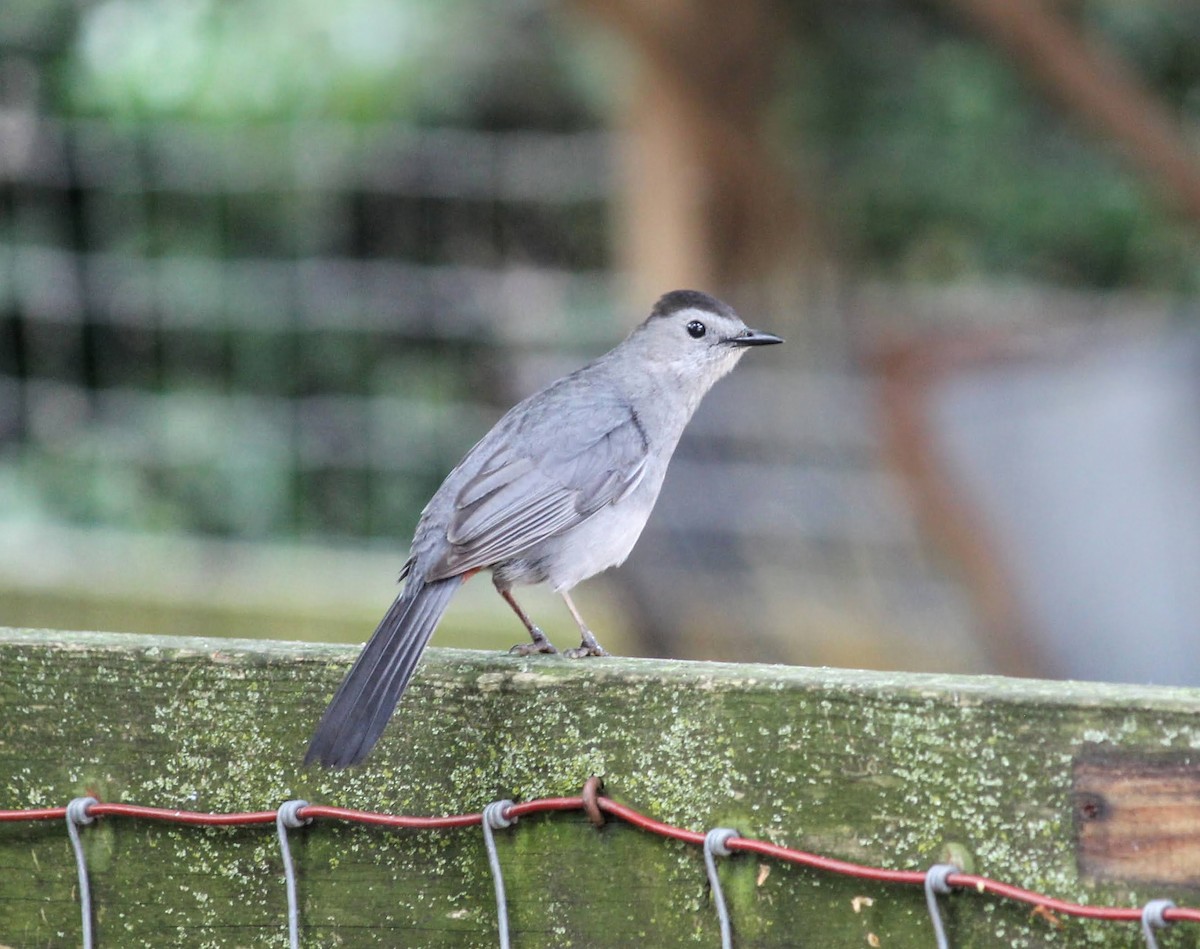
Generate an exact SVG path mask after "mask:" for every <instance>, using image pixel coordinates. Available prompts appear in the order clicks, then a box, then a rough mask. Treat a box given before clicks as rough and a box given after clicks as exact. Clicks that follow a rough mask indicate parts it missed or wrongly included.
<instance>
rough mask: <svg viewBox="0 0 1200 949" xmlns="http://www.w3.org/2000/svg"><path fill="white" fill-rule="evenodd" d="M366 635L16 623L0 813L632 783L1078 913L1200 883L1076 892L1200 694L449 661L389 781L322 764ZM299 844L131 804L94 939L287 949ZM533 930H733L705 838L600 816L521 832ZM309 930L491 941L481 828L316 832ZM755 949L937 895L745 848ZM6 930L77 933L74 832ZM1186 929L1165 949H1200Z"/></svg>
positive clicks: (678, 665) (1092, 931)
mask: <svg viewBox="0 0 1200 949" xmlns="http://www.w3.org/2000/svg"><path fill="white" fill-rule="evenodd" d="M354 653H355V650H354V649H352V648H346V647H332V646H314V645H310V644H300V643H269V642H257V641H255V642H243V641H231V640H203V639H175V638H154V637H141V636H120V635H108V634H86V633H59V632H40V631H12V630H8V631H0V713H2V714H0V808H7V807H38V806H52V805H61V804H64V803H65V802H66V801H67V800H69V799H70V798H72V797H74V796H77V795H79V794H84V793H91V794H95V795H96V796H97V797H100V798H101V799H104V800H109V801H130V802H136V803H141V804H153V805H158V806H165V807H180V808H188V809H197V810H216V811H223V810H262V809H270V808H272V807H274V806H275V805H276V804H278V803H279V802H280V801H283V800H286V799H289V798H294V797H301V798H305V799H307V800H309V801H313V802H321V803H328V804H338V805H344V806H349V807H356V808H363V809H368V810H383V811H389V812H404V813H414V814H443V813H459V812H463V811H478V810H480V809H481V808H482V807H483V805H485V804H486V803H488V802H489V801H491V800H494V799H496V798H501V797H512V798H515V799H529V798H534V797H541V796H545V795H571V794H578V793H579V790H580V788H581V787H582V785H583V783H584V781H585V780H586V779H587V777H588V776H589V775H590V774H592V773H597V774H601V775H603V776H604V777H605V780H606V788H607V793H609V794H610V795H611V796H613V797H614V798H616V799H618V800H621V801H623V802H625V803H628V804H629V805H631V806H633V807H636V808H638V809H639V810H641V811H643V812H645V813H648V814H650V815H652V816H655V817H657V818H659V819H662V820H665V821H669V822H672V823H676V824H680V825H683V826H687V827H691V828H694V829H697V830H703V829H706V828H709V827H712V826H716V825H730V826H734V827H736V828H738V829H739V830H740V831H742V832H743V833H745V834H747V835H751V836H757V837H764V838H766V839H769V840H772V841H775V842H777V843H781V844H787V845H791V846H797V847H802V848H805V849H809V850H814V851H819V852H821V853H826V854H830V855H833V856H837V857H842V858H846V859H850V860H856V861H863V862H869V863H876V864H882V865H885V866H890V867H902V868H924V867H927V866H929V865H930V864H932V863H935V862H937V861H938V860H939V859H941V858H942V855H943V853H944V852H945V851H946V850H947V848H950V849H951V850H955V851H956V852H958V853H960V854H961V853H966V854H968V855H969V857H970V859H971V860H973V861H974V869H975V870H976V871H978V872H980V873H983V874H986V875H989V876H993V877H997V878H1000V879H1005V880H1008V881H1011V882H1014V883H1017V884H1020V885H1022V886H1026V887H1030V888H1033V889H1036V890H1041V891H1045V892H1048V893H1051V894H1053V895H1055V896H1059V897H1064V898H1068V899H1074V900H1080V901H1085V902H1099V901H1105V902H1115V903H1118V904H1124V905H1137V904H1139V903H1141V902H1143V901H1145V900H1146V899H1149V898H1151V897H1157V896H1164V895H1165V896H1172V897H1174V898H1176V899H1177V900H1178V901H1179V902H1181V903H1189V902H1190V903H1191V904H1192V905H1195V903H1196V902H1197V901H1198V899H1197V894H1196V893H1194V892H1191V891H1188V890H1187V889H1185V888H1180V887H1175V888H1172V887H1158V888H1155V889H1153V890H1150V889H1147V888H1145V887H1142V888H1140V889H1138V890H1137V891H1133V890H1131V889H1129V888H1127V887H1124V886H1122V885H1120V883H1105V884H1104V886H1103V887H1100V886H1097V885H1095V884H1090V883H1087V882H1084V881H1082V880H1081V878H1080V875H1079V871H1078V868H1077V864H1076V846H1075V830H1074V821H1075V815H1074V810H1073V804H1074V802H1073V800H1072V796H1071V787H1072V783H1071V782H1072V767H1073V762H1075V760H1076V758H1077V757H1078V756H1079V755H1081V754H1084V753H1093V752H1094V751H1095V749H1097V748H1104V749H1106V750H1112V751H1123V752H1133V753H1139V754H1145V755H1151V756H1152V755H1156V754H1161V753H1164V752H1169V753H1171V754H1172V755H1173V756H1174V757H1175V758H1176V759H1179V760H1194V759H1195V758H1197V757H1200V724H1198V721H1200V719H1198V717H1197V712H1200V691H1196V690H1183V689H1151V688H1132V687H1123V686H1110V685H1092V684H1071V683H1049V682H1034V681H1024V680H1014V679H1000V678H966V677H953V676H935V675H901V674H887V673H867V672H853V671H844V670H828V669H799V668H788V667H778V666H762V665H722V664H713V663H689V662H663V661H647V660H628V659H613V660H602V661H588V662H570V661H567V660H563V659H560V658H557V657H536V658H515V657H509V656H507V655H503V654H494V653H480V652H466V651H457V650H431V651H430V652H429V653H428V655H427V656H426V658H425V660H424V662H423V665H422V667H421V669H420V670H419V672H418V674H417V676H416V679H415V680H414V683H413V685H412V688H411V689H410V692H409V694H408V695H407V696H406V697H405V700H404V702H403V703H402V706H401V709H400V712H399V713H398V714H397V717H396V719H395V720H394V721H393V723H392V724H391V726H390V727H389V729H388V731H387V732H386V734H385V736H384V739H383V741H382V742H381V744H380V746H379V748H378V749H377V751H376V752H375V754H373V755H372V757H371V758H370V759H369V760H368V763H367V765H366V766H365V767H362V768H359V769H355V770H351V771H348V772H322V771H317V770H310V771H305V770H304V769H302V768H301V767H300V759H301V756H302V754H303V751H304V748H305V745H306V743H307V738H308V736H309V733H310V730H311V728H312V727H313V725H314V723H315V722H316V720H317V718H318V717H319V715H320V713H321V711H322V710H323V708H324V705H325V703H326V701H327V700H328V698H329V696H330V694H331V693H332V690H333V689H334V687H335V686H336V685H337V683H338V681H339V679H340V677H341V676H342V674H343V673H344V671H345V669H346V666H347V664H348V663H349V662H350V661H351V660H352V658H353V656H354ZM273 831H274V828H273V827H271V826H265V827H261V828H251V829H238V830H230V829H223V830H206V829H196V828H177V827H168V826H163V825H158V824H151V823H149V822H139V821H132V820H126V819H117V818H106V819H102V820H101V821H99V822H98V823H97V824H96V825H93V826H91V827H88V828H86V829H85V830H84V835H85V840H86V845H87V849H88V854H89V860H90V865H91V871H92V880H93V885H94V896H95V900H96V904H97V907H98V910H97V933H98V941H99V944H100V945H121V946H130V947H133V946H164V945H187V946H240V945H281V946H282V945H285V944H286V924H285V919H284V889H283V880H282V872H281V868H280V864H279V857H278V852H277V848H276V842H275V839H274V836H273ZM497 836H498V843H499V847H500V857H501V861H502V863H503V866H504V868H505V875H506V876H505V879H506V884H507V888H508V894H509V900H510V914H511V924H512V930H513V935H514V944H515V945H517V946H521V947H536V946H577V947H604V946H614V947H615V946H629V945H639V944H642V945H654V946H663V947H670V946H690V945H713V944H715V942H716V940H717V926H716V919H715V914H714V913H713V911H712V907H711V905H710V902H709V898H708V892H707V886H706V884H705V877H704V870H703V862H702V857H701V854H700V851H699V849H698V848H694V847H687V846H685V845H681V844H677V843H672V842H667V841H663V840H661V839H658V838H655V837H651V836H648V835H646V834H643V833H641V832H639V831H636V830H634V829H632V828H630V827H627V826H624V825H621V824H619V823H610V824H608V825H606V826H605V827H604V828H602V829H600V830H597V829H595V828H593V827H592V826H591V825H590V824H588V823H587V821H586V818H584V817H583V815H580V814H558V815H551V816H545V817H532V818H525V819H523V820H522V821H521V822H520V824H518V825H517V826H516V827H514V828H512V829H510V830H505V831H500V832H498V835H497ZM292 839H293V849H294V853H295V856H296V859H297V862H298V867H299V885H300V893H301V897H302V901H303V939H304V942H305V944H308V945H332V946H339V945H340V946H359V945H362V946H370V945H389V946H395V945H412V946H493V945H495V939H496V936H495V922H494V906H493V903H492V891H491V882H490V878H489V876H488V870H487V863H486V859H485V857H484V852H483V846H482V839H481V834H480V832H479V831H478V829H477V828H472V829H466V830H456V831H449V832H426V831H384V830H378V829H367V828H362V827H351V826H345V825H340V824H336V823H333V822H328V821H324V822H318V823H316V824H314V825H312V826H310V827H308V828H305V829H303V830H300V831H296V832H294V833H293V838H292ZM721 872H722V874H723V879H724V880H725V881H726V886H727V897H728V899H729V901H730V904H731V912H732V916H733V920H734V927H735V932H736V937H737V939H738V945H739V946H797V945H811V946H820V947H838V946H855V947H858V946H865V945H868V944H871V943H870V940H871V939H872V938H874V939H877V940H878V944H879V945H881V946H885V947H887V946H927V945H929V944H930V930H929V924H928V919H927V917H926V915H925V909H924V904H923V898H922V894H921V893H920V891H919V890H917V889H916V888H902V887H891V886H879V885H874V884H862V883H858V882H854V881H851V880H846V879H840V878H836V877H832V876H829V875H825V874H821V873H816V872H812V871H808V870H803V869H799V868H795V867H790V866H786V865H783V864H778V863H771V862H769V861H760V860H757V859H755V858H751V857H749V856H746V855H742V856H738V857H735V858H732V859H730V860H726V861H723V862H722V867H721ZM0 879H2V880H3V883H2V884H0V945H11V946H33V945H57V944H64V943H65V944H70V943H73V942H75V941H76V940H77V938H78V931H79V911H78V906H77V903H76V893H75V881H74V868H73V864H72V859H71V854H70V849H69V846H68V844H67V838H66V833H65V830H64V829H63V828H62V827H61V826H60V825H58V824H54V825H48V824H15V825H13V824H10V825H7V826H5V825H0ZM943 902H944V905H945V907H946V917H947V923H948V928H949V930H950V932H951V933H952V939H953V944H954V945H955V946H956V947H959V949H962V947H968V946H996V945H1006V946H1043V945H1050V946H1128V945H1131V944H1134V943H1136V941H1137V939H1138V936H1137V933H1136V928H1135V927H1132V926H1119V925H1118V926H1114V925H1112V924H1104V923H1092V922H1079V921H1073V920H1063V921H1061V922H1060V923H1059V924H1054V923H1052V922H1048V921H1047V920H1046V919H1044V918H1042V917H1040V916H1035V915H1031V913H1030V911H1029V909H1028V908H1027V907H1023V906H1017V905H1014V904H1009V903H1006V902H1003V901H998V900H992V899H987V898H984V897H980V896H976V895H973V894H956V895H954V896H952V897H949V898H947V899H945V900H944V901H943ZM1198 936H1200V933H1197V932H1195V931H1189V929H1188V927H1185V926H1179V927H1176V928H1175V929H1174V930H1173V931H1172V932H1170V933H1169V934H1168V935H1166V936H1165V937H1164V940H1163V942H1164V945H1167V946H1171V947H1180V946H1195V945H1197V944H1198V943H1197V937H1198Z"/></svg>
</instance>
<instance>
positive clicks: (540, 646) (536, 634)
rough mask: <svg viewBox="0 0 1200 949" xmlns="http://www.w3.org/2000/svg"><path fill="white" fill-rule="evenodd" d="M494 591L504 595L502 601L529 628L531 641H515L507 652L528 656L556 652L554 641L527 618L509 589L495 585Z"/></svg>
mask: <svg viewBox="0 0 1200 949" xmlns="http://www.w3.org/2000/svg"><path fill="white" fill-rule="evenodd" d="M496 592H497V593H499V594H500V595H501V596H502V597H504V602H506V603H507V604H508V605H509V606H511V607H512V608H513V612H514V613H516V614H517V617H518V618H519V619H520V620H521V622H522V623H524V624H525V628H526V629H527V630H529V638H530V639H532V640H533V642H531V643H517V644H516V645H515V646H513V647H512V649H510V650H509V652H511V653H514V654H516V655H518V656H529V655H532V654H533V653H538V652H547V653H554V652H558V650H557V649H555V648H554V643H552V642H550V640H548V639H547V638H546V634H545V633H543V632H542V631H541V629H539V628H538V627H537V626H535V625H534V622H533V620H531V619H530V618H529V614H527V613H526V612H525V611H524V610H523V609H521V604H520V603H518V602H517V600H516V597H514V596H513V595H512V591H511V590H501V589H500V587H496Z"/></svg>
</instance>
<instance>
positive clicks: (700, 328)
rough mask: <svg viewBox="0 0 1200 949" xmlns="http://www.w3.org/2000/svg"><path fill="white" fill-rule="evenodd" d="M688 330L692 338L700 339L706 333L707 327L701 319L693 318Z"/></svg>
mask: <svg viewBox="0 0 1200 949" xmlns="http://www.w3.org/2000/svg"><path fill="white" fill-rule="evenodd" d="M687 331H688V335H689V336H690V337H691V338H692V339H699V338H700V337H701V336H703V335H704V333H705V327H704V324H703V323H701V322H700V321H699V320H692V322H690V323H689V324H688V325H687Z"/></svg>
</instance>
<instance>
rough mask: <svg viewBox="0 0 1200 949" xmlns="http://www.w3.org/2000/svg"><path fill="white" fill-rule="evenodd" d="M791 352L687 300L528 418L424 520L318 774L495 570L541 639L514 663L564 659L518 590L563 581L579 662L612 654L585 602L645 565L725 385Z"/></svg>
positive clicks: (662, 302)
mask: <svg viewBox="0 0 1200 949" xmlns="http://www.w3.org/2000/svg"><path fill="white" fill-rule="evenodd" d="M781 342H783V340H782V339H781V338H780V337H778V336H775V335H773V334H771V333H764V332H759V331H756V330H752V329H749V328H748V327H747V326H746V324H745V323H744V322H743V321H742V318H741V317H740V316H739V315H738V314H737V312H736V311H735V310H734V309H733V307H731V306H730V305H729V304H727V303H724V302H722V301H721V300H718V299H717V298H716V297H713V296H710V295H709V294H707V293H703V292H701V291H699V290H674V291H672V292H670V293H666V294H664V295H663V296H662V297H660V298H659V299H658V301H657V302H656V303H655V304H654V306H653V308H652V309H651V311H650V315H649V316H648V317H647V318H646V319H645V321H644V322H642V323H641V324H640V325H639V326H637V327H636V328H635V329H634V330H633V331H632V332H631V333H630V334H629V335H628V336H627V337H626V338H625V339H624V340H623V341H622V342H620V343H619V344H617V346H615V347H614V348H613V349H611V350H609V351H608V352H607V353H605V354H604V355H602V356H600V357H599V358H597V359H595V360H593V361H592V362H590V363H588V364H587V365H586V366H584V367H583V368H581V369H578V370H576V371H575V372H572V373H570V374H569V375H567V376H564V377H563V378H561V379H559V380H558V381H556V382H553V383H551V384H550V385H548V386H546V387H545V388H544V389H542V390H540V391H538V392H536V393H534V394H533V395H531V396H529V397H528V398H526V399H524V400H523V401H521V402H519V403H517V404H516V405H515V406H513V408H512V409H510V410H509V411H508V412H507V413H506V414H505V415H504V416H503V417H502V418H501V419H500V421H498V422H497V423H496V425H495V426H494V427H493V428H492V429H491V431H489V432H488V433H487V434H486V435H484V436H483V438H481V439H480V440H479V441H478V442H477V443H476V444H475V446H474V447H473V448H471V450H470V451H468V452H467V454H466V455H465V456H464V458H463V459H462V461H461V462H459V464H458V465H457V466H456V467H455V468H454V469H453V470H452V471H451V472H450V473H449V474H448V475H447V476H446V479H445V481H443V482H442V485H441V487H439V488H438V490H437V491H436V492H435V493H434V495H433V497H432V498H431V499H430V501H429V503H428V504H427V505H426V506H425V509H424V510H423V511H422V513H421V515H420V518H419V519H418V521H417V526H416V530H415V532H414V535H413V540H412V545H411V548H410V556H409V558H408V561H407V562H406V563H405V565H404V567H403V569H402V571H401V573H400V579H401V580H403V581H404V586H403V588H402V589H401V591H400V593H399V594H398V595H397V597H396V598H395V601H394V602H393V603H392V605H391V607H390V608H389V609H388V611H387V613H386V614H385V615H384V617H383V619H382V620H380V622H379V625H378V627H377V628H376V630H375V632H374V633H373V634H372V636H371V638H370V639H369V640H368V641H367V644H366V646H365V647H364V648H363V650H362V652H361V653H360V654H359V656H358V659H357V661H356V662H355V663H354V665H353V666H352V667H351V669H350V671H349V672H348V673H347V674H346V677H345V679H344V680H343V681H342V684H341V686H340V687H339V688H338V690H337V692H336V693H335V695H334V697H333V699H332V700H331V701H330V703H329V706H328V707H327V709H326V710H325V713H324V715H323V716H322V717H321V720H320V722H319V723H318V725H317V728H316V730H315V732H314V734H313V738H312V741H311V742H310V744H309V747H308V751H307V754H306V755H305V759H304V763H305V765H310V764H313V763H314V762H315V763H319V764H321V765H324V766H326V767H331V768H345V767H349V766H351V765H355V764H358V763H359V762H361V761H362V760H363V759H364V758H365V757H366V756H367V755H368V753H369V752H370V751H371V749H372V748H373V747H374V745H375V743H376V742H377V741H378V740H379V737H380V735H381V734H382V733H383V730H384V727H385V726H386V725H387V723H388V720H389V719H390V718H391V715H392V713H393V711H394V710H395V708H396V705H397V704H398V703H399V701H400V698H401V696H402V695H403V693H404V690H405V688H406V687H407V686H408V683H409V680H410V678H411V677H412V675H413V671H414V669H415V668H416V665H417V660H418V659H419V658H420V656H421V654H422V652H423V651H424V649H425V646H426V644H427V643H428V642H429V639H430V637H431V636H432V635H433V632H434V629H435V628H436V627H437V624H438V621H439V620H440V619H441V616H442V614H443V612H445V610H446V608H447V606H448V605H449V604H450V600H451V598H452V597H453V596H454V594H455V592H456V591H457V590H458V588H459V587H460V586H462V584H463V583H465V582H466V581H467V580H468V579H470V578H471V577H472V576H474V575H475V574H476V573H478V572H480V571H481V570H490V571H491V576H492V583H493V585H494V586H495V588H496V590H497V592H499V594H500V596H502V597H503V598H504V600H505V601H506V602H507V603H508V605H509V606H510V607H511V608H512V610H513V612H515V613H516V615H517V617H518V618H519V619H520V620H521V623H522V624H523V625H524V626H525V629H526V630H527V631H528V633H529V636H530V642H529V643H523V644H521V645H520V646H514V647H513V650H512V651H513V652H516V653H519V654H523V655H529V654H533V653H554V652H556V651H557V650H556V649H555V647H554V646H553V645H552V644H551V642H550V640H549V639H548V638H547V637H546V634H545V633H544V632H543V631H542V630H541V628H540V627H538V626H537V625H536V624H535V623H534V622H533V621H532V620H531V619H530V617H529V615H528V614H527V613H526V612H525V610H524V609H522V607H521V606H520V604H519V603H518V602H517V600H516V599H515V597H514V596H513V592H512V590H513V588H514V587H516V586H521V585H528V584H537V583H547V584H549V585H550V587H551V588H552V589H554V590H555V591H556V592H557V593H559V594H560V595H561V596H562V598H563V600H564V601H565V603H566V606H567V609H568V610H569V612H570V613H571V616H572V617H573V618H574V620H575V623H576V624H577V625H578V627H579V633H580V645H579V646H578V647H577V648H574V649H570V650H567V651H566V653H565V655H566V656H567V657H569V658H582V657H587V656H605V655H607V652H606V651H605V650H604V649H603V647H602V646H601V645H600V644H599V642H597V640H596V637H595V635H594V634H593V633H592V631H591V630H590V629H589V628H588V626H587V624H586V623H585V622H584V620H583V617H582V616H581V615H580V613H579V610H578V609H577V608H576V606H575V603H574V602H573V600H572V599H571V592H570V591H571V590H572V589H574V587H575V586H576V585H577V584H579V583H580V582H581V581H583V580H586V579H588V578H589V577H591V576H594V575H595V574H597V573H600V572H601V571H603V570H607V569H608V568H610V567H614V566H617V565H619V564H621V563H622V562H623V561H624V560H625V558H626V557H627V556H628V555H629V552H630V551H631V550H632V549H633V547H634V544H636V543H637V539H638V537H639V536H640V535H641V533H642V528H643V527H645V525H646V521H647V519H648V518H649V517H650V512H651V510H652V509H653V508H654V503H655V501H656V500H657V499H658V495H659V489H660V488H661V487H662V483H663V478H664V477H665V475H666V473H667V465H668V463H669V462H670V460H671V456H672V455H673V454H674V451H675V446H676V445H677V444H678V442H679V438H680V435H682V433H683V430H684V428H685V426H686V425H687V423H688V421H689V420H690V419H691V417H692V414H693V413H694V412H695V410H696V407H697V406H698V405H699V404H700V401H701V399H702V398H703V397H704V395H705V394H706V393H707V392H708V391H709V389H711V388H712V386H713V384H714V383H716V382H717V381H718V380H719V379H720V378H721V377H723V376H724V375H725V374H726V373H728V372H729V371H730V370H731V369H733V367H734V366H735V365H736V364H737V362H738V360H739V359H741V357H742V356H743V355H744V354H745V353H746V351H747V350H748V349H751V348H753V347H758V346H766V345H771V344H775V343H781Z"/></svg>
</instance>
